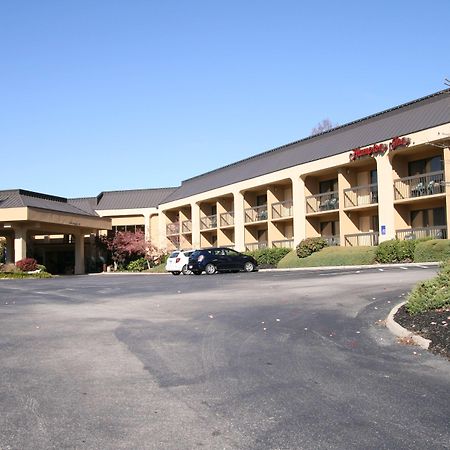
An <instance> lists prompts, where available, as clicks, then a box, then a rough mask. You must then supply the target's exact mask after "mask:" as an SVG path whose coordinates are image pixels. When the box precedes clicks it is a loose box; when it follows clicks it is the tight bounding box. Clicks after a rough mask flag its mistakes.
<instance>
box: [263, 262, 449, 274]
mask: <svg viewBox="0 0 450 450" xmlns="http://www.w3.org/2000/svg"><path fill="white" fill-rule="evenodd" d="M439 264H440V263H438V262H424V263H404V264H398V263H397V264H366V265H359V266H317V267H286V268H285V267H280V268H275V269H259V272H297V271H299V272H300V271H311V270H312V271H316V270H317V271H319V270H339V269H341V270H351V269H355V270H362V269H385V268H389V267H420V266H426V267H439Z"/></svg>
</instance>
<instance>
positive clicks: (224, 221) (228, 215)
mask: <svg viewBox="0 0 450 450" xmlns="http://www.w3.org/2000/svg"><path fill="white" fill-rule="evenodd" d="M232 225H234V212H233V211H229V212H224V213H221V214H220V226H221V227H231V226H232Z"/></svg>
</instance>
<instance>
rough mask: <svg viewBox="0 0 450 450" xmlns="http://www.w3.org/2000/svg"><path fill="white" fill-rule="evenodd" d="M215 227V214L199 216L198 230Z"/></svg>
mask: <svg viewBox="0 0 450 450" xmlns="http://www.w3.org/2000/svg"><path fill="white" fill-rule="evenodd" d="M212 228H217V215H216V214H214V215H212V216H204V217H200V230H211V229H212Z"/></svg>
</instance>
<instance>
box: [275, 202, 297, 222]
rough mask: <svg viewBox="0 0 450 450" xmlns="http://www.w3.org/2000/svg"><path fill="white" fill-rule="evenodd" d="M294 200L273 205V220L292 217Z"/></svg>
mask: <svg viewBox="0 0 450 450" xmlns="http://www.w3.org/2000/svg"><path fill="white" fill-rule="evenodd" d="M292 205H293V203H292V200H285V201H284V202H277V203H272V219H281V218H283V217H292Z"/></svg>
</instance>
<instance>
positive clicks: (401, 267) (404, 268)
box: [400, 266, 408, 270]
mask: <svg viewBox="0 0 450 450" xmlns="http://www.w3.org/2000/svg"><path fill="white" fill-rule="evenodd" d="M400 269H403V270H408V268H407V267H403V266H400Z"/></svg>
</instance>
